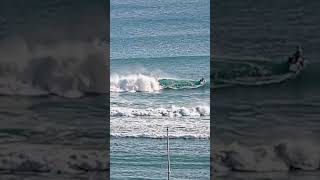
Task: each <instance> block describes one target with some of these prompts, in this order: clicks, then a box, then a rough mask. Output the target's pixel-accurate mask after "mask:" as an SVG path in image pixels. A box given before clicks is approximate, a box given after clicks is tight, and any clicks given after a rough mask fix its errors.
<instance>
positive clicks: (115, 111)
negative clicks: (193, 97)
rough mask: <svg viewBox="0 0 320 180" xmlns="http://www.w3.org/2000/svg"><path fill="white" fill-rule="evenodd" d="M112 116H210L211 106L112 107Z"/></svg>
mask: <svg viewBox="0 0 320 180" xmlns="http://www.w3.org/2000/svg"><path fill="white" fill-rule="evenodd" d="M110 116H111V117H116V116H126V117H135V116H155V117H161V116H167V117H182V116H191V117H199V116H210V107H209V106H196V107H192V108H187V107H178V106H171V107H169V108H147V109H134V108H127V107H111V110H110Z"/></svg>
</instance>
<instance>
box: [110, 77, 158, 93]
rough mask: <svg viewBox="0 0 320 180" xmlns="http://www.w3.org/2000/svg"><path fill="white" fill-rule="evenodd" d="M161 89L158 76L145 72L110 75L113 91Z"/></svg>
mask: <svg viewBox="0 0 320 180" xmlns="http://www.w3.org/2000/svg"><path fill="white" fill-rule="evenodd" d="M160 89H161V86H160V83H159V81H158V79H157V78H156V77H153V76H147V75H144V74H130V75H118V74H113V75H111V77H110V91H111V92H155V91H159V90H160Z"/></svg>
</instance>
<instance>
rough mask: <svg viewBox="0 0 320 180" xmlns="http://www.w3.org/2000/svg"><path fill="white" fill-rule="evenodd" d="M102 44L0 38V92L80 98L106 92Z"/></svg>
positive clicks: (4, 93) (5, 93)
mask: <svg viewBox="0 0 320 180" xmlns="http://www.w3.org/2000/svg"><path fill="white" fill-rule="evenodd" d="M103 54H104V47H102V46H98V45H97V42H96V41H92V42H91V41H90V42H89V41H88V42H82V41H59V42H55V43H51V44H44V43H42V44H40V43H39V44H33V45H31V44H28V43H27V42H25V41H24V40H23V39H18V38H12V39H8V40H2V41H0V76H1V79H0V94H1V95H23V96H25V95H27V96H37V95H44V94H55V95H58V96H63V97H73V98H74V97H81V96H83V95H84V94H86V93H99V94H100V93H106V91H107V90H108V89H107V84H106V81H107V76H106V71H105V70H106V68H103V66H105V67H107V66H106V64H105V61H103V59H104V58H103Z"/></svg>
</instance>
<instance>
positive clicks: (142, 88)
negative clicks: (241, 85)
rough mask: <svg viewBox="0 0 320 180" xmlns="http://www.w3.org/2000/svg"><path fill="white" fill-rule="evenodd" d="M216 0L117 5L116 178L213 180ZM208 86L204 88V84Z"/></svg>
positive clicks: (114, 20) (114, 57) (113, 115)
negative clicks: (212, 3)
mask: <svg viewBox="0 0 320 180" xmlns="http://www.w3.org/2000/svg"><path fill="white" fill-rule="evenodd" d="M209 26H210V24H209V1H206V0H202V1H187V2H186V1H182V0H177V1H154V0H152V1H142V0H136V1H116V0H114V1H111V77H110V90H111V94H110V108H111V110H110V116H111V124H110V126H111V154H110V155H111V170H110V172H111V178H112V179H166V171H167V159H166V138H165V135H166V127H167V126H168V127H169V136H170V149H171V153H170V155H171V170H172V174H171V177H172V178H173V179H209V176H210V168H209V166H210V158H209V157H210V148H209V142H210V141H209V134H210V106H209V104H210V58H209V48H210V46H209V43H210V39H209V35H210V34H209V33H210V32H209V30H210V28H209ZM201 78H204V79H205V80H206V82H205V83H204V84H203V85H200V81H199V80H200V79H201Z"/></svg>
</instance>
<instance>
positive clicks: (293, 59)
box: [288, 46, 304, 72]
mask: <svg viewBox="0 0 320 180" xmlns="http://www.w3.org/2000/svg"><path fill="white" fill-rule="evenodd" d="M288 64H289V70H290V71H294V72H298V71H300V70H301V69H302V68H303V66H304V57H303V53H302V47H301V46H297V48H296V52H295V53H294V54H293V55H292V56H290V57H289V59H288Z"/></svg>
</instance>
